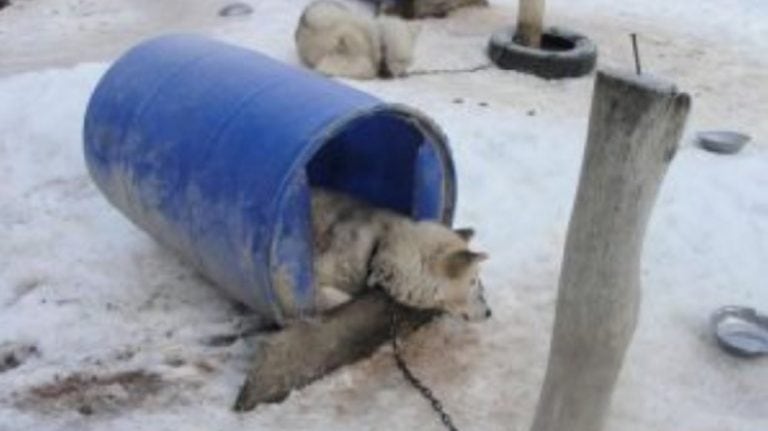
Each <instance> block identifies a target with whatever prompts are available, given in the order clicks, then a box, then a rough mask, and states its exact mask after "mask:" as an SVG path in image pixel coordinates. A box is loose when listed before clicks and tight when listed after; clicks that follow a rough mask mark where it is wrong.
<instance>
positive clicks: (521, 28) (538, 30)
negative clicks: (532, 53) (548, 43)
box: [515, 0, 544, 48]
mask: <svg viewBox="0 0 768 431" xmlns="http://www.w3.org/2000/svg"><path fill="white" fill-rule="evenodd" d="M543 26H544V0H520V7H519V8H518V11H517V30H516V33H515V40H516V41H517V43H519V44H521V45H523V46H529V47H531V48H540V47H541V34H542V32H543Z"/></svg>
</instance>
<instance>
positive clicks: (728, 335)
mask: <svg viewBox="0 0 768 431" xmlns="http://www.w3.org/2000/svg"><path fill="white" fill-rule="evenodd" d="M712 329H713V331H714V333H715V337H716V338H717V341H718V343H719V344H720V346H721V347H722V348H723V349H725V350H726V351H727V352H728V353H731V354H733V355H737V356H742V357H754V356H759V355H764V354H768V317H767V316H764V315H761V314H758V313H757V311H755V310H754V309H752V308H747V307H738V306H727V307H722V308H720V309H718V310H716V311H715V312H714V313H713V314H712Z"/></svg>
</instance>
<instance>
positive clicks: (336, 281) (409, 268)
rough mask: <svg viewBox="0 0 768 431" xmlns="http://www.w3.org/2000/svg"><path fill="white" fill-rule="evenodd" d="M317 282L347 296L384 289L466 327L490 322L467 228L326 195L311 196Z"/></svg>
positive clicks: (479, 258) (481, 255)
mask: <svg viewBox="0 0 768 431" xmlns="http://www.w3.org/2000/svg"><path fill="white" fill-rule="evenodd" d="M312 229H313V233H314V237H313V246H314V256H315V257H314V273H315V282H316V284H317V285H318V287H320V288H321V289H320V290H323V288H333V289H338V290H341V291H343V292H345V293H346V294H348V295H355V294H358V293H360V291H361V290H362V289H365V288H371V287H375V286H378V287H381V288H382V289H384V290H385V291H386V292H387V293H389V295H390V296H392V297H393V298H394V299H395V300H397V301H398V302H400V303H402V304H405V305H409V306H412V307H416V308H425V309H438V310H443V311H446V312H448V313H449V314H453V315H457V316H461V317H463V318H465V319H467V320H479V319H484V318H487V317H489V316H490V314H491V311H490V309H489V308H488V306H487V304H486V302H485V298H484V297H483V287H482V283H481V282H480V279H479V276H478V270H479V267H478V264H479V263H480V262H481V261H482V260H484V259H486V258H487V255H486V254H484V253H476V252H473V251H470V250H469V240H470V239H471V236H472V233H473V232H472V231H471V230H470V229H460V230H455V231H454V230H451V229H450V228H448V227H446V226H444V225H442V224H439V223H435V222H429V221H421V222H416V221H413V220H411V219H409V218H407V217H405V216H402V215H400V214H397V213H395V212H392V211H388V210H384V209H379V208H373V207H371V206H369V205H367V204H365V203H363V202H360V201H357V200H355V199H352V198H350V197H348V196H346V195H342V194H339V193H335V192H332V191H329V190H325V189H318V188H316V189H313V192H312Z"/></svg>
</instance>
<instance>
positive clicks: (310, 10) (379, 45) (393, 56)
mask: <svg viewBox="0 0 768 431" xmlns="http://www.w3.org/2000/svg"><path fill="white" fill-rule="evenodd" d="M417 35H418V27H416V26H415V25H411V24H408V23H406V22H405V21H403V20H401V19H399V18H394V17H388V16H385V17H380V18H376V17H373V16H370V15H367V14H365V13H364V12H363V11H358V10H355V9H354V8H352V7H351V6H348V5H346V4H344V3H340V2H337V1H334V0H318V1H315V2H313V3H311V4H309V6H307V8H306V9H305V10H304V12H303V13H302V15H301V19H300V20H299V25H298V27H297V29H296V34H295V39H296V48H297V50H298V54H299V57H300V58H301V61H302V62H303V63H304V64H305V65H306V66H308V67H310V68H312V69H315V70H317V71H318V72H320V73H322V74H325V75H332V76H343V77H348V78H355V79H373V78H376V77H391V76H402V75H404V74H405V72H406V70H407V68H408V66H409V65H410V64H411V62H412V60H413V48H414V44H415V41H416V37H417Z"/></svg>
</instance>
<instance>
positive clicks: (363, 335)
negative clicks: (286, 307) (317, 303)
mask: <svg viewBox="0 0 768 431" xmlns="http://www.w3.org/2000/svg"><path fill="white" fill-rule="evenodd" d="M393 312H397V315H398V320H397V322H398V328H397V331H398V333H407V332H409V331H412V330H413V329H415V328H417V327H419V326H421V325H423V324H424V323H426V322H428V321H429V320H430V319H431V318H432V317H434V316H435V313H434V312H431V311H420V310H414V309H411V308H406V307H404V306H402V305H399V304H396V303H395V302H393V301H392V300H391V299H390V298H389V297H388V296H387V295H386V294H385V293H384V292H382V291H379V290H371V291H370V292H366V293H364V294H363V295H361V296H360V297H358V298H355V299H354V300H352V301H350V302H349V303H347V304H345V305H343V306H341V307H339V308H338V309H335V310H333V311H331V312H330V313H328V314H327V315H325V316H321V317H319V318H318V319H316V320H313V321H298V322H295V323H293V324H292V325H290V326H289V327H287V328H285V329H283V330H281V331H279V332H275V333H272V334H270V335H266V336H265V337H264V339H263V340H262V342H261V343H260V345H259V346H258V347H257V351H256V359H255V361H254V364H253V366H252V368H251V370H250V371H249V372H248V377H247V378H246V381H245V384H244V385H243V387H242V389H241V390H240V394H239V395H238V397H237V401H236V402H235V406H234V409H235V410H236V411H247V410H251V409H253V408H254V407H255V406H256V405H257V404H261V403H269V402H278V401H282V400H283V399H285V397H287V396H288V394H290V392H291V391H292V390H293V389H298V388H301V387H303V386H306V385H307V384H309V383H311V382H313V381H315V380H317V379H319V378H320V377H322V376H324V375H325V374H327V373H329V372H331V371H333V370H335V369H336V368H338V367H340V366H342V365H345V364H348V363H351V362H354V361H357V360H360V359H362V358H365V357H367V356H369V355H370V354H371V353H373V352H374V351H375V350H376V349H377V348H378V347H379V346H380V345H381V344H382V343H384V342H385V341H387V340H389V338H390V335H391V332H390V330H391V327H390V325H391V317H392V313H393Z"/></svg>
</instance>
